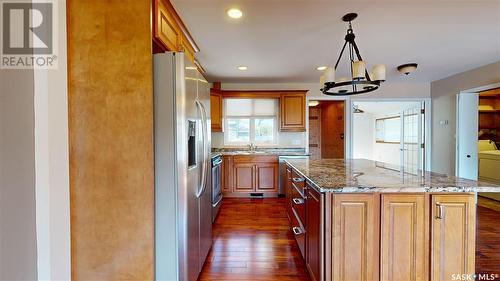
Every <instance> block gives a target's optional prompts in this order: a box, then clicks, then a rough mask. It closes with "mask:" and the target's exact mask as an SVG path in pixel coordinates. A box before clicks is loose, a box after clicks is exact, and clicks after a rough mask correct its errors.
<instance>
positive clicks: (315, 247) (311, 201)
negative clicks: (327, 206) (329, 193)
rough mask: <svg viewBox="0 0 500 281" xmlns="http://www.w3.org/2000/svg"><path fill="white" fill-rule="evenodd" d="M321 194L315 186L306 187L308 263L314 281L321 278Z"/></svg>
mask: <svg viewBox="0 0 500 281" xmlns="http://www.w3.org/2000/svg"><path fill="white" fill-rule="evenodd" d="M321 202H322V200H321V194H320V193H319V192H317V191H316V190H315V189H314V188H312V187H310V186H308V187H307V188H306V204H305V205H306V226H305V228H306V265H307V269H308V271H309V275H310V276H311V279H312V280H313V281H319V280H321V278H322V276H321V268H322V266H321V262H322V261H321V256H322V246H323V243H322V242H321V238H322V237H323V235H322V234H321V232H322V228H321V219H322V214H321Z"/></svg>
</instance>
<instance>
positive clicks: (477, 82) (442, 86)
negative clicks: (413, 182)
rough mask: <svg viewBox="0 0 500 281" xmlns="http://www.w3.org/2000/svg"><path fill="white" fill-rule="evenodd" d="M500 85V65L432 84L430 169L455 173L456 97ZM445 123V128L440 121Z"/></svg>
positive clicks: (467, 72) (463, 73) (496, 64)
mask: <svg viewBox="0 0 500 281" xmlns="http://www.w3.org/2000/svg"><path fill="white" fill-rule="evenodd" d="M498 82H500V62H496V63H492V64H489V65H485V66H482V67H479V68H476V69H472V70H469V71H466V72H462V73H459V74H456V75H453V76H450V77H448V78H444V79H441V80H437V81H434V82H432V83H431V98H432V151H433V153H432V159H431V161H432V170H433V171H435V172H439V173H444V174H449V175H454V174H455V154H456V153H455V147H456V146H455V145H456V144H455V133H456V95H457V94H458V93H459V92H460V91H466V90H470V89H473V88H477V87H482V86H487V85H491V84H494V83H498ZM444 120H447V121H448V124H447V125H440V124H439V122H440V121H444Z"/></svg>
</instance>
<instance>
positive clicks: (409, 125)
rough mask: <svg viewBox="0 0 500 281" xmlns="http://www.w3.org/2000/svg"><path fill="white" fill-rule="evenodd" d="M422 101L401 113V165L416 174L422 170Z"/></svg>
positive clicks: (423, 112)
mask: <svg viewBox="0 0 500 281" xmlns="http://www.w3.org/2000/svg"><path fill="white" fill-rule="evenodd" d="M424 114H425V108H424V103H423V102H422V103H421V104H418V105H415V106H412V107H410V108H407V109H405V110H403V112H402V113H401V120H402V122H401V132H402V134H401V167H402V168H403V169H404V172H407V173H411V174H418V172H419V170H424V168H425V167H424V163H425V161H424V155H425V153H424V150H425V146H424V142H425V141H424V132H425V130H424V127H423V126H424Z"/></svg>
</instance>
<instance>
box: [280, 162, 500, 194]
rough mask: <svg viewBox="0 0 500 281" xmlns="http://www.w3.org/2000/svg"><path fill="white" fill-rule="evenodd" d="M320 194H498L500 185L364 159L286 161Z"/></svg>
mask: <svg viewBox="0 0 500 281" xmlns="http://www.w3.org/2000/svg"><path fill="white" fill-rule="evenodd" d="M285 162H287V163H288V164H289V165H291V166H292V167H293V168H294V169H295V170H296V171H297V172H299V174H302V176H303V177H305V178H306V180H307V181H308V182H309V183H310V184H311V185H312V186H313V187H315V188H316V189H318V190H319V191H320V192H353V193H356V192H360V193H362V192H500V186H497V185H495V184H490V183H486V182H478V181H472V180H466V179H462V178H456V177H453V176H447V175H443V174H438V173H431V172H425V173H424V174H423V176H422V174H420V175H414V174H409V173H402V172H399V171H398V170H397V169H398V168H399V167H398V166H394V165H390V164H386V163H382V162H375V161H371V160H366V159H347V160H344V159H322V160H310V159H285Z"/></svg>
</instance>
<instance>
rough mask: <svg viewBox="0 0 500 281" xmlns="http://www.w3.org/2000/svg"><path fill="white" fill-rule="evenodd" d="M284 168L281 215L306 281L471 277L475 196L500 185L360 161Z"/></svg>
mask: <svg viewBox="0 0 500 281" xmlns="http://www.w3.org/2000/svg"><path fill="white" fill-rule="evenodd" d="M286 163H287V188H286V195H287V214H288V217H289V219H290V223H291V228H292V231H293V232H294V235H295V238H296V240H297V244H298V246H299V249H300V251H301V253H302V255H303V257H304V259H305V261H306V265H307V268H308V271H309V273H310V276H311V279H313V280H383V281H386V280H453V279H454V278H458V277H459V275H460V274H474V266H475V224H476V204H475V193H476V192H500V187H498V186H495V185H493V184H488V183H483V182H476V181H470V180H464V179H459V178H455V177H450V176H446V175H442V174H436V173H430V172H425V173H422V174H418V175H414V174H409V173H404V172H401V171H400V169H399V167H397V166H391V165H388V164H385V163H379V162H374V161H370V160H363V159H356V160H343V159H331V160H309V159H289V160H288V159H287V160H286ZM457 280H458V279H457Z"/></svg>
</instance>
